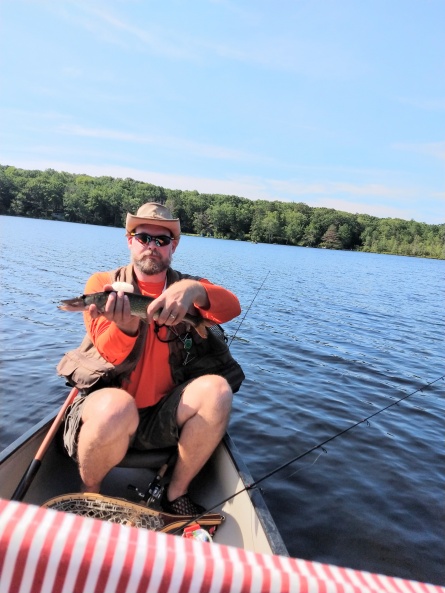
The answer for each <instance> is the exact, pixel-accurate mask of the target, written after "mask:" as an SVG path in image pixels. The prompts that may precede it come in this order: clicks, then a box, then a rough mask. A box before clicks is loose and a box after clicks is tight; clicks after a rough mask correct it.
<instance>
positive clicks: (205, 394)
mask: <svg viewBox="0 0 445 593" xmlns="http://www.w3.org/2000/svg"><path fill="white" fill-rule="evenodd" d="M232 399H233V394H232V390H231V388H230V385H229V383H228V382H227V381H226V379H224V377H221V376H220V375H204V376H202V377H199V378H198V379H195V380H194V381H192V383H190V384H189V385H188V386H187V388H186V389H185V391H184V394H183V396H182V403H183V404H184V405H185V406H190V407H191V408H194V409H195V410H201V409H204V408H206V409H212V410H215V411H216V412H219V413H221V414H223V415H228V414H230V411H231V409H232Z"/></svg>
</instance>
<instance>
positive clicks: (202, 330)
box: [195, 319, 215, 340]
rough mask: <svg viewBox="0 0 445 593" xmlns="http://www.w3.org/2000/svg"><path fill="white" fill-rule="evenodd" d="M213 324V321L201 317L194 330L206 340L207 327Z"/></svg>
mask: <svg viewBox="0 0 445 593" xmlns="http://www.w3.org/2000/svg"><path fill="white" fill-rule="evenodd" d="M213 325H215V322H214V321H211V320H210V319H201V321H199V323H198V324H197V325H196V326H195V330H196V331H197V333H198V334H199V335H200V336H201V338H204V339H205V340H206V339H207V336H208V330H207V328H208V327H212V326H213Z"/></svg>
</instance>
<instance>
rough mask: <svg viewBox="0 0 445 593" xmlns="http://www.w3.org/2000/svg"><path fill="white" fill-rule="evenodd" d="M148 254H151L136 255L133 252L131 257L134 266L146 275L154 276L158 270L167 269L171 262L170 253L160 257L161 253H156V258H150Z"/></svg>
mask: <svg viewBox="0 0 445 593" xmlns="http://www.w3.org/2000/svg"><path fill="white" fill-rule="evenodd" d="M152 254H153V255H154V254H155V252H154V251H153V252H152ZM150 255H151V254H144V255H139V256H137V255H135V254H133V257H132V260H133V265H134V267H135V268H137V269H138V270H139V271H140V272H142V274H145V275H146V276H154V275H155V274H159V273H160V272H163V271H164V270H167V268H168V267H169V266H170V264H171V261H172V258H171V255H168V256H165V257H162V255H158V254H156V255H157V259H152V258H151V257H150Z"/></svg>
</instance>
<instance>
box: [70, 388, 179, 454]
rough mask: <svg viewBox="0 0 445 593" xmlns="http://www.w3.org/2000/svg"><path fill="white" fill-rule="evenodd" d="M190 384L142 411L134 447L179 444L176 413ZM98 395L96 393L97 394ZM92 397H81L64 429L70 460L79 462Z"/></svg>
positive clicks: (174, 390) (72, 408) (132, 446)
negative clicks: (84, 421) (84, 416)
mask: <svg viewBox="0 0 445 593" xmlns="http://www.w3.org/2000/svg"><path fill="white" fill-rule="evenodd" d="M189 383H190V381H187V382H186V383H182V384H181V385H178V386H177V387H175V388H174V389H173V390H172V391H171V392H170V393H168V394H167V395H165V396H164V397H163V398H162V399H161V400H160V401H159V402H158V403H157V404H156V405H154V406H150V407H148V408H140V409H139V410H138V412H139V425H138V428H137V431H136V434H135V435H134V436H133V438H132V440H131V444H130V448H133V449H138V450H139V451H147V450H149V449H159V448H161V447H170V446H174V445H176V444H177V443H178V440H179V430H178V426H177V424H176V413H177V410H178V405H179V402H180V400H181V397H182V394H183V392H184V389H185V388H186V387H187V385H188V384H189ZM93 393H94V392H93ZM88 397H89V395H78V396H77V397H76V398H75V400H74V402H73V403H72V404H71V405H70V406H69V408H68V410H67V412H66V414H65V418H64V426H63V445H64V447H65V449H66V451H67V453H68V455H69V456H70V457H72V458H73V459H75V460H76V461H77V441H78V439H79V432H80V428H81V426H82V409H83V406H84V405H85V402H86V401H87V399H88Z"/></svg>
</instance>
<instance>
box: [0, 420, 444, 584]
mask: <svg viewBox="0 0 445 593" xmlns="http://www.w3.org/2000/svg"><path fill="white" fill-rule="evenodd" d="M54 417H55V416H54V415H52V414H51V415H49V416H48V417H47V418H45V419H44V420H42V421H41V422H39V423H38V424H37V425H36V426H35V427H34V428H32V429H31V430H29V431H28V432H27V433H26V434H24V435H23V436H22V437H21V438H19V439H18V440H17V441H16V442H14V443H13V444H12V445H10V446H9V447H8V448H7V449H5V450H4V451H3V452H2V453H1V454H0V593H18V592H20V593H101V592H108V593H164V592H165V593H166V592H168V593H198V592H199V593H229V592H230V593H235V592H237V593H248V592H251V593H255V592H264V593H269V592H270V593H272V592H277V593H287V592H289V593H293V592H295V593H326V592H329V593H386V592H388V593H445V588H444V587H440V586H437V585H431V584H426V583H419V582H415V581H408V580H404V579H400V578H395V577H391V576H385V575H378V574H372V573H369V572H361V571H356V570H352V569H350V568H343V567H338V566H332V565H327V564H322V563H319V562H311V561H309V560H303V559H299V558H289V556H288V553H287V550H286V547H285V545H284V543H283V540H282V539H281V536H280V534H279V532H278V529H277V527H276V525H275V523H274V521H273V519H272V517H271V515H270V513H269V511H268V509H267V506H266V504H265V501H264V499H263V497H262V495H261V492H259V491H258V490H256V489H249V490H248V491H244V489H245V487H246V485H249V484H252V483H253V480H252V477H251V475H250V474H249V472H248V470H247V468H246V466H245V465H244V463H243V462H242V460H241V458H240V455H239V452H238V451H237V449H236V447H235V445H234V443H233V442H232V440H231V438H230V436H229V435H226V436H225V438H224V439H223V441H222V442H221V444H220V445H219V447H218V448H217V450H216V451H215V453H214V454H213V456H212V457H211V459H210V460H209V462H208V463H207V464H206V466H205V467H204V469H203V470H202V472H201V473H200V474H199V475H198V476H197V478H196V479H195V480H194V482H193V484H192V488H191V492H192V494H193V496H194V498H195V499H196V500H197V502H199V503H201V504H202V505H204V506H205V507H206V508H209V509H210V508H212V510H213V507H214V506H215V504H216V509H214V510H216V512H219V513H221V514H222V515H224V517H225V520H224V521H223V523H222V524H221V525H220V526H219V527H218V529H217V531H216V533H215V535H214V537H213V540H212V541H211V543H203V542H202V541H199V540H197V539H189V538H187V537H178V536H176V535H172V534H169V533H160V532H159V531H153V530H149V529H143V528H136V527H134V526H132V525H122V524H119V523H114V522H108V521H104V520H98V519H96V518H90V517H85V516H81V515H77V514H73V513H67V512H60V511H57V510H54V509H52V508H47V507H45V504H44V503H45V502H46V501H48V500H49V499H54V497H56V498H59V497H61V496H62V497H63V496H64V495H69V494H70V493H76V492H77V491H78V488H79V481H80V480H79V476H78V471H77V468H76V466H75V464H74V463H73V462H72V461H71V460H70V459H69V458H68V457H67V456H66V455H65V454H64V452H63V451H62V448H61V446H60V443H59V442H58V439H57V438H56V439H54V440H52V441H51V443H50V445H49V447H48V449H47V452H46V454H45V456H44V458H43V461H42V464H41V467H40V469H39V471H38V472H37V473H36V475H35V477H34V479H33V480H32V482H31V484H30V487H29V489H28V490H27V492H26V495H25V497H24V501H23V502H17V501H11V500H10V499H11V497H12V495H13V493H14V492H15V490H16V487H17V485H18V484H19V483H20V482H21V478H22V477H23V475H24V474H25V472H26V470H27V468H28V467H29V465H30V463H31V462H32V460H33V458H34V456H35V454H36V451H37V450H38V449H39V447H40V445H41V443H42V442H43V441H44V437H45V435H46V434H47V432H48V429H49V428H50V426H51V425H52V424H53V420H54ZM169 455H170V452H166V451H158V452H156V453H155V454H153V455H152V456H151V457H149V458H148V457H147V456H146V457H145V458H142V457H141V456H139V455H136V456H133V457H132V456H128V457H127V459H126V461H125V462H124V463H123V464H121V466H119V467H117V468H115V469H113V470H112V471H111V472H110V474H109V475H108V476H107V477H106V479H105V480H104V482H103V493H104V495H106V496H107V497H112V498H113V499H115V500H120V499H121V498H123V499H126V500H133V501H135V500H136V502H134V504H139V505H141V502H140V498H139V499H138V497H137V494H136V493H135V490H134V488H132V489H130V490H129V489H128V485H129V484H132V485H133V486H135V487H137V488H138V489H140V490H141V491H143V490H144V488H146V487H147V485H148V483H150V482H151V480H152V479H153V477H154V476H155V474H156V471H157V470H158V469H159V466H160V464H162V463H164V461H165V459H166V456H169ZM148 459H150V461H149V465H150V466H153V467H150V468H147V467H141V465H143V464H145V465H147V460H148ZM135 466H136V467H135ZM237 492H241V493H240V494H238V495H237V496H235V497H233V498H231V497H232V496H233V495H234V494H235V493H237ZM135 497H136V499H135ZM226 499H230V500H226ZM224 500H226V502H220V504H218V501H224ZM131 504H133V503H131Z"/></svg>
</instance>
